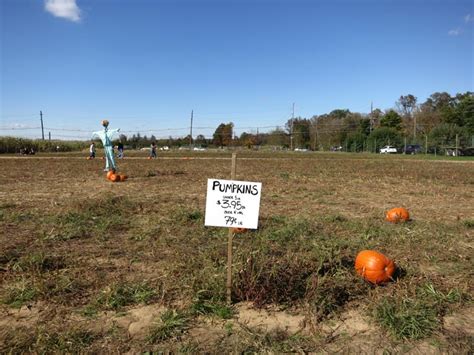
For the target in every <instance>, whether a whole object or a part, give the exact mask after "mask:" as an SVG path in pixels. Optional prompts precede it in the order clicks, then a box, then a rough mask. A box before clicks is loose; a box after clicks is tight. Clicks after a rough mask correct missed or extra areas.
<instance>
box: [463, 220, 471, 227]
mask: <svg viewBox="0 0 474 355" xmlns="http://www.w3.org/2000/svg"><path fill="white" fill-rule="evenodd" d="M463 224H464V226H465V227H466V228H474V219H465V220H464V221H463Z"/></svg>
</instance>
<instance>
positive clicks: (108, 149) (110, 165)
mask: <svg viewBox="0 0 474 355" xmlns="http://www.w3.org/2000/svg"><path fill="white" fill-rule="evenodd" d="M102 126H104V130H103V131H97V132H94V133H92V138H96V137H98V138H100V140H101V141H102V144H103V145H104V152H105V169H104V171H109V170H112V171H114V172H115V171H116V170H117V165H115V159H114V146H113V145H112V138H113V136H114V135H115V134H118V132H119V131H120V128H119V129H109V128H108V127H109V121H107V120H103V121H102Z"/></svg>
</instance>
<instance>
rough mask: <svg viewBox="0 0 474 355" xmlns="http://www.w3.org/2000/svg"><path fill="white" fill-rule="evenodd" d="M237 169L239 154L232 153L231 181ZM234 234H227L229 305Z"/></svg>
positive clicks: (229, 301) (228, 301)
mask: <svg viewBox="0 0 474 355" xmlns="http://www.w3.org/2000/svg"><path fill="white" fill-rule="evenodd" d="M236 168H237V153H232V168H231V170H230V179H231V180H235V170H236ZM233 238H234V232H233V231H232V228H229V231H228V232H227V284H226V285H227V304H229V305H230V304H232V240H233Z"/></svg>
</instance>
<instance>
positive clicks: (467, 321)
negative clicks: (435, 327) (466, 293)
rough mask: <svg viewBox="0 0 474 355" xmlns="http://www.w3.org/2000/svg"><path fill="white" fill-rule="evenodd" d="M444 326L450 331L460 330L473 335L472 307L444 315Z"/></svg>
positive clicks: (473, 311) (473, 316) (473, 319)
mask: <svg viewBox="0 0 474 355" xmlns="http://www.w3.org/2000/svg"><path fill="white" fill-rule="evenodd" d="M444 328H445V329H446V330H448V331H450V332H462V333H466V334H468V335H470V336H474V307H472V306H471V307H469V308H465V309H463V310H462V311H459V312H457V313H454V314H452V315H450V316H447V317H444Z"/></svg>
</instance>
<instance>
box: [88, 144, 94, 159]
mask: <svg viewBox="0 0 474 355" xmlns="http://www.w3.org/2000/svg"><path fill="white" fill-rule="evenodd" d="M94 158H95V144H94V142H92V143H91V146H90V147H89V159H94Z"/></svg>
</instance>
